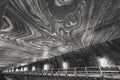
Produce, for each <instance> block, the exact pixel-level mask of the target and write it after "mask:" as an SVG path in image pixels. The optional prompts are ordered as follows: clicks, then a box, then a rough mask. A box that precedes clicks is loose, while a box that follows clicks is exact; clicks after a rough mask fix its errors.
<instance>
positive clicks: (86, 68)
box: [85, 67, 88, 78]
mask: <svg viewBox="0 0 120 80" xmlns="http://www.w3.org/2000/svg"><path fill="white" fill-rule="evenodd" d="M85 73H86V77H87V78H88V71H87V67H85Z"/></svg>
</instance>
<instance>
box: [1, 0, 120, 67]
mask: <svg viewBox="0 0 120 80" xmlns="http://www.w3.org/2000/svg"><path fill="white" fill-rule="evenodd" d="M0 30H1V31H0V67H6V66H9V65H11V64H21V63H30V62H35V61H38V60H41V59H46V58H50V57H53V56H57V55H61V54H64V53H68V52H70V51H76V50H77V49H81V48H84V47H86V46H89V45H94V44H96V43H102V42H105V41H110V40H113V39H116V38H120V0H0Z"/></svg>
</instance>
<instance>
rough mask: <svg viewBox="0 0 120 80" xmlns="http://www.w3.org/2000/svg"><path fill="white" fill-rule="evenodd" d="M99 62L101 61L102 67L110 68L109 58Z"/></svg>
mask: <svg viewBox="0 0 120 80" xmlns="http://www.w3.org/2000/svg"><path fill="white" fill-rule="evenodd" d="M98 61H99V64H100V66H101V67H109V66H110V64H109V61H108V59H107V58H99V59H98Z"/></svg>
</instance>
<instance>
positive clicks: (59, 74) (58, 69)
mask: <svg viewBox="0 0 120 80" xmlns="http://www.w3.org/2000/svg"><path fill="white" fill-rule="evenodd" d="M59 76H60V70H59V69H58V77H59Z"/></svg>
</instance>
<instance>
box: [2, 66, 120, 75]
mask: <svg viewBox="0 0 120 80" xmlns="http://www.w3.org/2000/svg"><path fill="white" fill-rule="evenodd" d="M3 73H4V74H17V75H21V74H22V75H23V74H24V75H42V76H71V77H72V76H73V77H81V76H85V77H103V76H106V77H107V76H120V67H119V66H114V67H105V68H103V67H75V68H69V69H49V70H42V69H36V70H34V71H31V70H27V71H12V70H11V71H6V70H5V71H3Z"/></svg>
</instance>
